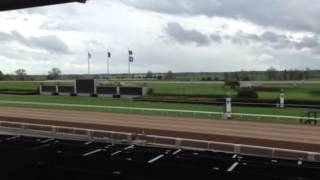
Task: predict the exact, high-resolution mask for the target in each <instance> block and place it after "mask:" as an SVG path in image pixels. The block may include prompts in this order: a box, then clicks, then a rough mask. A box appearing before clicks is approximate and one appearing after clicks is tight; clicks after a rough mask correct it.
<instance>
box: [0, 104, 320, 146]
mask: <svg viewBox="0 0 320 180" xmlns="http://www.w3.org/2000/svg"><path fill="white" fill-rule="evenodd" d="M0 121H15V122H29V123H37V124H47V125H60V126H72V127H79V128H92V129H100V130H108V131H120V132H130V133H145V134H150V135H160V136H170V137H179V138H191V139H199V140H210V141H218V142H227V143H238V144H248V145H257V146H268V147H276V148H286V149H296V150H306V151H314V152H320V127H319V126H308V125H289V124H273V123H259V122H245V121H235V120H208V119H197V118H178V117H162V116H146V115H130V114H118V113H104V112H83V111H70V110H50V109H38V108H15V107H1V108H0Z"/></svg>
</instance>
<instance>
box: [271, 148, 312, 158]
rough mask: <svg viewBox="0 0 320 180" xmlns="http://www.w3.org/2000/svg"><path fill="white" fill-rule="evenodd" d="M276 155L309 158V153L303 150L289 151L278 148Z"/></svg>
mask: <svg viewBox="0 0 320 180" xmlns="http://www.w3.org/2000/svg"><path fill="white" fill-rule="evenodd" d="M273 156H274V157H281V158H290V159H304V160H307V159H309V157H308V154H306V153H301V152H288V151H283V150H276V151H274V154H273Z"/></svg>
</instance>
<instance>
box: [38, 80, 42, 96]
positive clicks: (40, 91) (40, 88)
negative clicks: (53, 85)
mask: <svg viewBox="0 0 320 180" xmlns="http://www.w3.org/2000/svg"><path fill="white" fill-rule="evenodd" d="M39 93H40V94H42V83H41V84H40V87H39Z"/></svg>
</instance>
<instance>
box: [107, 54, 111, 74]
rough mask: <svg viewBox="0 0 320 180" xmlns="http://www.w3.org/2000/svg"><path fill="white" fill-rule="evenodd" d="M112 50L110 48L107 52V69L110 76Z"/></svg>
mask: <svg viewBox="0 0 320 180" xmlns="http://www.w3.org/2000/svg"><path fill="white" fill-rule="evenodd" d="M110 55H111V53H110V50H109V49H108V54H107V70H108V77H109V78H110V69H109V66H110Z"/></svg>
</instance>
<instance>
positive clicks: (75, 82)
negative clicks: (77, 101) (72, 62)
mask: <svg viewBox="0 0 320 180" xmlns="http://www.w3.org/2000/svg"><path fill="white" fill-rule="evenodd" d="M73 83H74V94H77V81H76V80H74V82H73Z"/></svg>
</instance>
